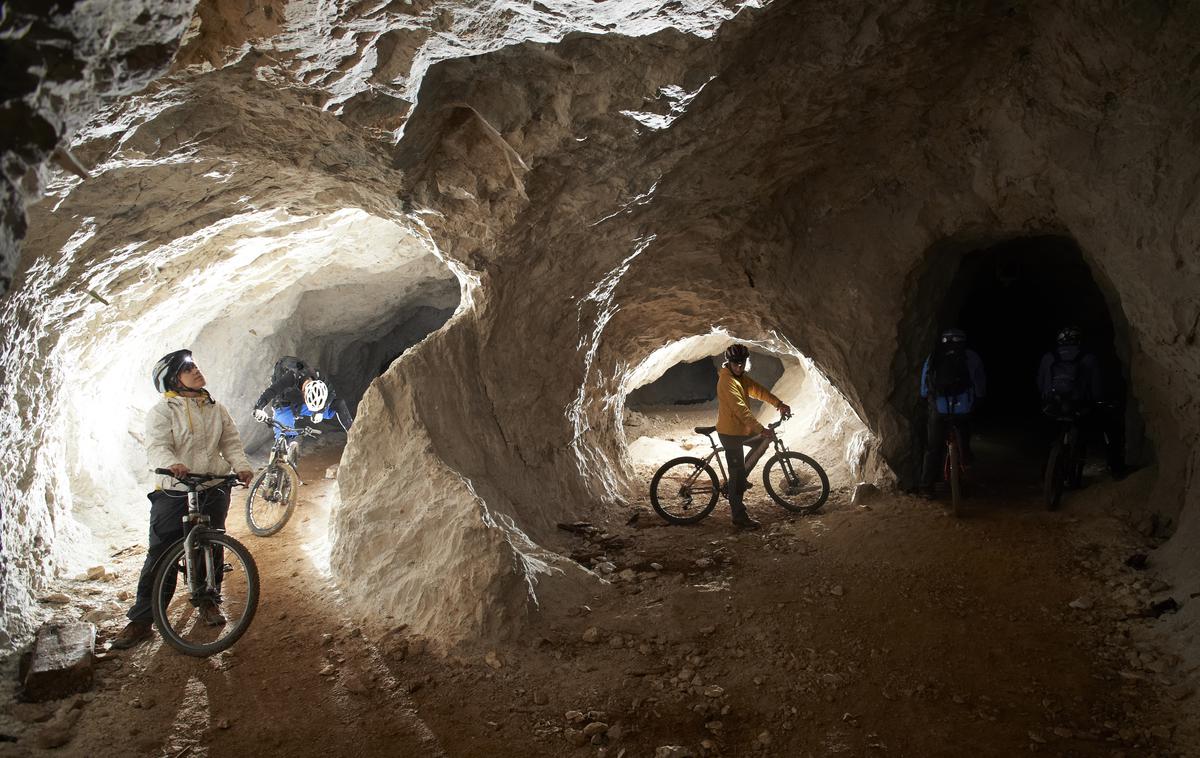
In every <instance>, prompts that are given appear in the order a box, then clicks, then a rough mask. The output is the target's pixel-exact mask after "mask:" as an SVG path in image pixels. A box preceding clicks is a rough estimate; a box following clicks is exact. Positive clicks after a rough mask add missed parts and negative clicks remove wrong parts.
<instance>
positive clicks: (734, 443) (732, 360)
mask: <svg viewBox="0 0 1200 758" xmlns="http://www.w3.org/2000/svg"><path fill="white" fill-rule="evenodd" d="M749 371H750V350H749V348H747V347H746V346H745V345H730V347H729V349H727V350H726V351H725V363H724V364H723V365H722V366H721V370H720V371H719V372H718V373H717V436H718V437H720V438H721V445H722V446H723V447H724V448H725V462H726V463H727V464H728V465H729V492H728V495H729V510H730V511H732V513H733V524H734V526H736V527H738V528H739V529H757V528H758V527H759V523H758V522H757V521H755V520H754V519H752V518H750V515H749V514H748V513H746V506H745V505H743V504H742V496H743V495H744V494H745V491H746V488H747V484H746V451H745V450H744V448H745V447H754V446H756V445H758V444H760V443H765V442H766V440H768V439H771V438H772V437H774V436H775V432H774V431H772V430H771V429H768V428H766V427H764V426H763V425H762V424H761V423H759V421H758V419H756V418H755V417H754V413H753V412H752V411H751V410H750V403H749V400H750V398H754V399H756V400H762V401H763V402H765V403H770V404H771V405H773V406H775V409H776V410H778V411H779V412H780V413H781V414H782V415H784V416H788V415H790V414H791V412H792V409H791V408H789V407H788V405H787V403H785V402H783V401H782V400H780V399H779V398H777V397H775V396H774V395H772V394H771V393H770V391H768V390H767V388H766V387H764V386H762V385H761V384H759V383H758V382H756V381H754V380H753V379H751V378H750V374H749V373H748V372H749Z"/></svg>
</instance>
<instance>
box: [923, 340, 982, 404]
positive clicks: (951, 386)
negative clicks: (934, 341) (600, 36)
mask: <svg viewBox="0 0 1200 758" xmlns="http://www.w3.org/2000/svg"><path fill="white" fill-rule="evenodd" d="M929 386H930V387H932V388H933V392H934V394H935V395H937V396H938V397H953V396H956V395H961V394H963V393H965V392H968V391H969V390H970V389H971V387H972V383H971V369H970V368H969V367H968V366H967V348H966V346H965V345H943V346H939V348H938V349H937V350H936V351H935V352H934V354H933V358H932V359H930V366H929Z"/></svg>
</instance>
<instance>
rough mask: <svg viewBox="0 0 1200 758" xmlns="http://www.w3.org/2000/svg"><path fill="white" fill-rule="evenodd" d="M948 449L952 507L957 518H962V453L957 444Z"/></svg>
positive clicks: (951, 444) (953, 443) (952, 444)
mask: <svg viewBox="0 0 1200 758" xmlns="http://www.w3.org/2000/svg"><path fill="white" fill-rule="evenodd" d="M947 447H948V449H947V450H946V457H947V459H948V460H947V464H946V465H947V468H948V469H949V470H950V507H951V508H952V509H953V510H954V515H955V516H961V515H962V509H963V504H962V501H963V488H962V452H961V451H960V450H959V449H958V443H957V442H951V443H950V445H948V446H947Z"/></svg>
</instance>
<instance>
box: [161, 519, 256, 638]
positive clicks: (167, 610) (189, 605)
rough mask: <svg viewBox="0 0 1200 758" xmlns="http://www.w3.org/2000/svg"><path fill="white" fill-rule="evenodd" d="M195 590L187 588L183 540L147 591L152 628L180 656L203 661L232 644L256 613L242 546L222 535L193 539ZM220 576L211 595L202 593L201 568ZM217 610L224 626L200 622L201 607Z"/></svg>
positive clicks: (249, 564)
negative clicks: (148, 592)
mask: <svg viewBox="0 0 1200 758" xmlns="http://www.w3.org/2000/svg"><path fill="white" fill-rule="evenodd" d="M192 552H193V557H192V560H193V565H194V566H196V567H197V568H196V575H197V582H196V585H197V586H196V587H195V588H189V587H188V581H187V573H186V569H185V568H184V560H183V553H184V541H183V540H179V541H178V542H176V543H175V544H174V545H172V546H171V547H169V548H167V552H165V553H163V555H162V557H161V558H160V559H159V562H158V568H157V569H155V572H154V584H153V587H152V590H151V595H150V597H151V611H152V612H153V614H154V625H155V626H156V627H157V628H158V633H159V634H161V635H162V638H163V640H165V641H166V642H167V644H169V645H170V646H171V647H173V648H175V649H176V650H178V651H179V652H181V653H184V654H186V655H192V656H196V657H198V658H203V657H206V656H210V655H212V654H214V653H219V652H221V651H222V650H227V649H228V648H229V647H230V646H232V645H233V643H235V642H237V641H238V639H239V638H241V636H242V635H243V634H245V633H246V630H247V629H249V628H250V622H251V621H253V620H254V613H255V611H257V610H258V591H259V584H258V566H257V565H256V564H255V563H254V557H253V556H251V555H250V551H249V550H247V549H246V547H245V545H243V544H242V543H240V542H238V541H237V540H235V539H234V538H233V537H230V536H229V535H228V534H225V533H224V532H217V531H211V532H207V533H204V534H198V535H197V536H196V538H195V540H194V541H193V551H192ZM208 566H212V568H213V570H214V572H220V575H221V580H220V582H219V585H218V590H217V591H216V592H213V591H210V590H208V589H207V581H206V577H207V570H208V569H207V567H208ZM214 605H215V607H216V608H217V609H219V614H220V615H222V616H224V618H225V623H224V624H212V623H211V622H210V621H206V620H205V618H203V614H202V612H201V611H202V610H203V608H202V606H208V607H212V606H214Z"/></svg>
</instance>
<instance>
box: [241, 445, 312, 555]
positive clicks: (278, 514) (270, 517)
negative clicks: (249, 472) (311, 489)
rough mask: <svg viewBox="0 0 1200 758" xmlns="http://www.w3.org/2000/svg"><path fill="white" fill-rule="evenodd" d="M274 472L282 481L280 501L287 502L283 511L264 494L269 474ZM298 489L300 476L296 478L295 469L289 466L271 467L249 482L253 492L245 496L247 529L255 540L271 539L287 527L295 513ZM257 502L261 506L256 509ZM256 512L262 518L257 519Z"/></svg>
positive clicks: (275, 465) (279, 490)
mask: <svg viewBox="0 0 1200 758" xmlns="http://www.w3.org/2000/svg"><path fill="white" fill-rule="evenodd" d="M272 471H276V472H278V475H279V476H280V477H282V482H283V483H281V484H280V486H279V487H278V492H279V493H280V497H282V498H283V500H284V502H283V506H282V507H280V506H279V504H278V503H277V502H276V501H272V500H269V499H267V497H266V496H265V495H264V494H263V493H262V491H261V490H262V484H263V482H264V481H266V479H267V474H268V473H270V472H272ZM299 485H300V477H299V475H297V474H296V470H295V469H294V468H292V467H291V466H289V465H287V464H279V463H275V464H272V465H270V466H267V467H266V468H265V469H263V470H262V471H260V472H259V473H258V476H256V477H254V480H253V481H252V482H250V492H249V493H248V494H247V495H246V526H247V528H249V529H250V532H251V533H252V534H254V536H256V537H270V536H271V535H273V534H277V533H278V532H279V530H280V529H282V528H283V527H284V526H286V525H287V522H288V520H289V519H291V517H292V513H294V512H295V510H296V499H297V494H296V490H297V488H298V487H299ZM256 500H257V501H258V503H260V505H259V506H258V507H256V505H255V501H256ZM256 512H257V513H258V514H260V516H261V518H255V513H256Z"/></svg>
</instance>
